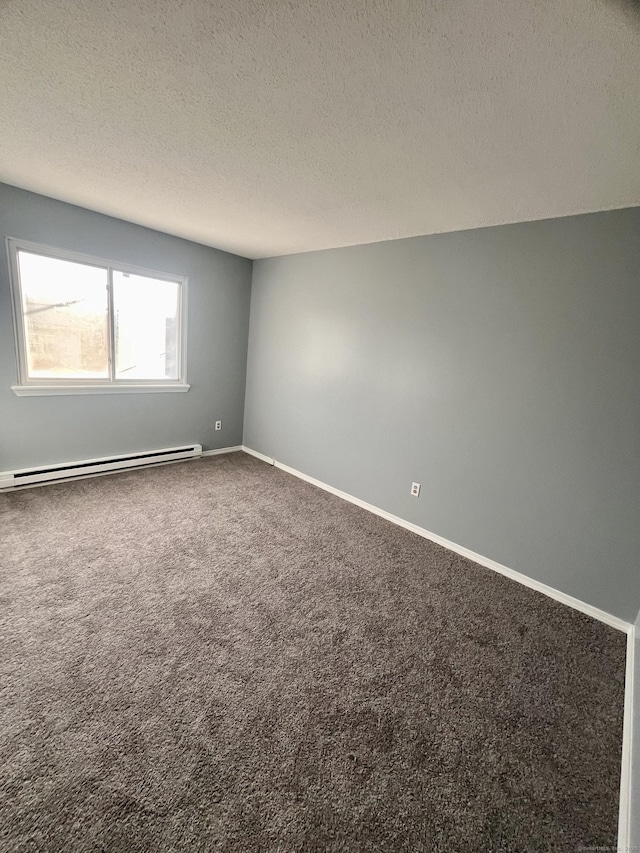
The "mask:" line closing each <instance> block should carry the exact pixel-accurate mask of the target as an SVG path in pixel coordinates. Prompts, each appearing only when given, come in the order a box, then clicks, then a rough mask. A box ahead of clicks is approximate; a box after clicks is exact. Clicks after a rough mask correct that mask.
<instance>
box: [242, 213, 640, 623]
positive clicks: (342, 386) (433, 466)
mask: <svg viewBox="0 0 640 853" xmlns="http://www.w3.org/2000/svg"><path fill="white" fill-rule="evenodd" d="M639 236H640V208H635V209H628V210H620V211H614V212H608V213H600V214H594V215H587V216H576V217H568V218H565V219H556V220H547V221H541V222H532V223H524V224H518V225H509V226H503V227H497V228H487V229H481V230H476V231H466V232H459V233H455V234H441V235H434V236H430V237H420V238H413V239H409V240H398V241H393V242H387V243H378V244H374V245H368V246H356V247H350V248H345V249H335V250H329V251H324V252H313V253H308V254H302V255H293V256H289V257H283V258H273V259H267V260H262V261H258V262H256V263H254V274H253V287H252V307H251V326H250V334H249V367H248V377H247V395H246V407H245V433H244V443H245V444H246V445H248V446H249V447H252V448H254V449H255V450H258V451H261V452H262V453H265V454H267V455H269V456H271V457H274V458H275V459H277V460H278V461H280V462H283V463H285V464H287V465H290V466H293V467H294V468H296V469H298V470H300V471H302V472H304V473H306V474H308V475H311V476H313V477H317V478H318V479H320V480H322V481H324V482H326V483H329V484H331V485H333V486H335V487H337V488H339V489H343V490H344V491H346V492H349V493H350V494H352V495H355V496H357V497H359V498H361V499H363V500H366V501H369V502H370V503H372V504H374V505H376V506H378V507H381V508H383V509H385V510H387V511H389V512H392V513H395V514H396V515H399V516H401V517H402V518H404V519H407V520H409V521H411V522H414V523H415V524H418V525H420V526H422V527H425V528H427V529H428V530H430V531H432V532H434V533H437V534H439V535H441V536H444V537H446V538H448V539H450V540H453V541H454V542H457V543H458V544H460V545H463V546H466V547H467V548H470V549H472V550H474V551H476V552H478V553H480V554H482V555H484V556H486V557H490V558H492V559H494V560H497V561H498V562H500V563H504V564H506V565H507V566H509V567H511V568H513V569H516V570H518V571H520V572H524V573H525V574H526V575H528V576H530V577H532V578H536V579H538V580H540V581H543V582H545V583H548V584H550V585H552V586H554V587H556V588H558V589H560V590H563V591H565V592H567V593H569V594H571V595H574V596H577V597H578V598H580V599H582V600H584V601H586V602H590V603H591V604H593V605H596V606H598V607H601V608H603V609H604V610H606V611H608V612H610V613H613V614H616V615H618V616H620V617H623V618H625V619H627V620H629V621H633V619H634V618H635V615H636V613H637V611H638V607H639V605H640V580H639V571H638V554H639V553H640V518H639V512H638V509H639V507H640V430H639V428H638V427H639V423H640V388H639V384H640V370H639V369H638V366H639V364H640V332H639V325H638V321H639V319H640V240H639ZM413 480H415V481H417V482H419V483H421V484H422V493H421V496H420V497H419V498H417V499H416V498H412V497H410V495H409V488H410V484H411V482H412V481H413Z"/></svg>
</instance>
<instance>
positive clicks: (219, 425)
mask: <svg viewBox="0 0 640 853" xmlns="http://www.w3.org/2000/svg"><path fill="white" fill-rule="evenodd" d="M216 429H222V421H216Z"/></svg>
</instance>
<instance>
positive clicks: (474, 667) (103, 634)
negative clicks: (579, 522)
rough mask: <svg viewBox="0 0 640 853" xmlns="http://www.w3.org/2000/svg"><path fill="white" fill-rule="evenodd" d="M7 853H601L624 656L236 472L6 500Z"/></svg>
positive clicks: (477, 581) (474, 578) (0, 725)
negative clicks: (582, 851)
mask: <svg viewBox="0 0 640 853" xmlns="http://www.w3.org/2000/svg"><path fill="white" fill-rule="evenodd" d="M0 562H1V564H2V565H1V568H2V576H1V579H0V606H1V610H0V627H1V635H2V643H1V647H0V656H1V667H2V668H1V671H0V677H1V681H0V738H1V747H0V749H1V752H0V761H1V779H0V815H1V817H0V850H2V851H11V853H23V852H24V853H26V851H30V852H31V851H47V853H57V851H60V852H61V853H62V851H64V853H81V851H82V853H84V851H109V853H111V851H118V853H119V852H120V851H122V853H124V851H126V852H127V853H138V851H139V853H143V851H144V853H151V851H194V853H195V851H207V853H209V851H224V853H236V851H237V853H240V851H242V853H257V851H273V853H294V851H300V853H309V851H317V853H320V851H322V853H326V852H327V851H377V853H398V851H407V853H409V851H411V853H418V851H447V853H448V852H449V851H451V853H467V851H468V853H480V851H510V853H511V851H517V853H525V851H531V852H532V853H534V851H535V853H540V851H563V853H565V852H566V851H574V850H577V849H579V848H580V846H582V847H590V846H591V847H597V846H605V845H615V839H616V823H617V809H618V786H619V775H620V750H621V738H622V710H623V689H624V666H625V639H626V638H625V637H624V635H623V634H621V633H620V632H618V631H615V630H614V629H612V628H609V627H607V626H605V625H603V624H601V623H599V622H596V621H594V620H593V619H591V618H589V617H587V616H585V615H583V614H581V613H578V612H575V611H573V610H570V609H568V608H566V607H564V606H563V605H561V604H559V603H557V602H555V601H552V600H550V599H547V598H546V597H544V596H542V595H540V594H538V593H536V592H534V591H532V590H530V589H527V588H525V587H523V586H520V585H519V584H517V583H515V582H513V581H510V580H508V579H506V578H504V577H501V576H499V575H497V574H494V573H492V572H490V571H488V570H486V569H483V568H481V567H479V566H477V565H475V564H473V563H471V562H469V561H467V560H465V559H463V558H461V557H459V556H457V555H455V554H453V553H451V552H449V551H446V550H444V549H443V548H441V547H439V546H437V545H434V544H432V543H430V542H428V541H426V540H424V539H421V538H420V537H418V536H415V535H414V534H412V533H409V532H408V531H406V530H403V529H400V528H398V527H395V526H393V525H392V524H390V523H388V522H386V521H384V520H382V519H380V518H378V517H376V516H374V515H371V514H369V513H367V512H366V511H364V510H362V509H359V508H358V507H355V506H353V505H351V504H348V503H346V502H344V501H342V500H340V499H339V498H336V497H334V496H332V495H329V494H327V493H325V492H323V491H320V490H318V489H316V488H314V487H313V486H311V485H309V484H307V483H304V482H302V481H300V480H297V479H295V478H293V477H291V476H289V475H288V474H285V473H284V472H282V471H280V470H277V469H275V468H273V467H270V466H268V465H265V464H264V463H261V462H258V461H257V460H255V459H253V458H251V457H248V456H246V455H245V454H242V453H236V454H232V455H229V456H220V457H212V458H208V459H203V460H200V461H198V462H188V463H185V464H180V465H171V466H166V467H159V468H153V469H149V470H145V471H138V472H130V473H124V474H117V475H113V476H108V477H100V478H96V479H91V480H83V481H77V482H74V483H67V484H60V485H56V486H49V487H46V488H40V489H31V490H25V491H21V492H16V493H14V494H10V495H5V496H0Z"/></svg>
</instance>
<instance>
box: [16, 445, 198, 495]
mask: <svg viewBox="0 0 640 853" xmlns="http://www.w3.org/2000/svg"><path fill="white" fill-rule="evenodd" d="M199 456H202V445H201V444H187V445H185V446H184V447H163V448H161V449H160V450H147V451H144V452H141V453H129V454H126V455H124V454H123V455H122V456H104V457H102V458H101V459H84V460H82V461H81V462H61V463H60V464H56V465H45V466H42V467H41V468H23V469H22V470H21V471H5V472H4V473H0V492H10V491H14V490H15V489H22V488H25V486H34V485H40V486H44V485H47V484H48V483H55V482H59V481H60V480H74V479H76V478H79V477H95V476H97V475H98V474H108V473H110V472H112V471H122V470H124V469H126V468H146V467H147V466H149V465H166V464H167V463H168V462H179V461H180V460H182V459H196V458H197V457H199Z"/></svg>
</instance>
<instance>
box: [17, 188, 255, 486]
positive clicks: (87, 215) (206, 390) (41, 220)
mask: <svg viewBox="0 0 640 853" xmlns="http://www.w3.org/2000/svg"><path fill="white" fill-rule="evenodd" d="M5 236H10V237H18V238H22V239H26V240H34V241H36V242H40V243H46V244H48V245H51V246H57V247H60V248H64V249H71V250H74V251H79V252H86V253H88V254H92V255H96V256H99V257H104V258H107V259H110V260H120V261H123V262H127V263H131V264H138V265H140V266H143V267H149V268H150V269H155V270H162V271H166V272H172V273H182V274H186V275H188V276H189V305H188V308H189V316H188V353H187V373H188V376H187V378H188V381H189V383H190V384H191V389H190V390H189V391H187V392H186V393H182V394H180V393H178V394H176V393H168V394H157V393H156V394H135V395H131V394H114V395H90V396H62V397H16V396H15V394H14V393H13V392H12V391H11V390H10V387H9V386H10V385H15V384H16V381H17V368H16V358H15V349H14V342H13V324H12V319H11V302H10V291H9V273H8V264H7V258H6V248H5V243H4V237H5ZM0 239H1V242H0V471H5V470H11V469H13V468H22V467H29V466H33V465H40V464H42V463H54V462H65V461H70V460H77V459H84V458H89V457H92V456H103V455H107V454H114V453H121V452H125V451H132V450H145V449H153V448H156V447H168V446H172V445H177V444H182V443H184V442H190V441H195V442H200V443H201V444H202V445H203V446H204V447H205V448H208V449H211V448H216V447H225V446H231V445H235V444H240V443H241V440H242V419H243V407H244V384H245V374H246V351H247V332H248V323H249V301H250V295H251V261H249V260H246V259H245V258H239V257H236V256H234V255H229V254H227V253H225V252H219V251H217V250H216V249H210V248H207V247H205V246H200V245H198V244H196V243H190V242H188V241H187V240H181V239H179V238H177V237H170V236H168V235H166V234H161V233H159V232H157V231H151V230H149V229H147V228H141V227H139V226H137V225H131V224H130V223H127V222H122V221H121V220H118V219H112V218H110V217H108V216H102V215H101V214H99V213H92V212H90V211H87V210H83V209H82V208H79V207H74V206H72V205H68V204H63V203H62V202H58V201H53V200H52V199H49V198H45V197H43V196H39V195H35V194H33V193H28V192H24V191H23V190H19V189H16V188H15V187H9V186H7V185H5V184H0ZM216 420H222V422H223V428H222V430H220V431H219V432H215V431H214V422H215V421H216Z"/></svg>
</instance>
